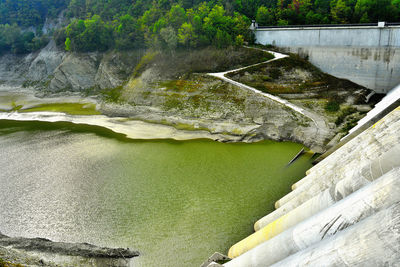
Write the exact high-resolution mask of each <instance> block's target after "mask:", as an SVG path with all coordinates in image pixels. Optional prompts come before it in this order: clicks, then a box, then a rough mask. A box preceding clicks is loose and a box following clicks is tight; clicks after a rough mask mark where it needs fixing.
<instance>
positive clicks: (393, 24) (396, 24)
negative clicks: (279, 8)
mask: <svg viewBox="0 0 400 267" xmlns="http://www.w3.org/2000/svg"><path fill="white" fill-rule="evenodd" d="M374 26H376V27H377V26H378V23H358V24H356V23H353V24H312V25H285V26H258V27H257V29H284V28H286V29H287V28H320V27H326V28H347V27H374ZM385 26H400V22H385Z"/></svg>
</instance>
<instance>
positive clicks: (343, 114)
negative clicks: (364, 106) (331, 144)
mask: <svg viewBox="0 0 400 267" xmlns="http://www.w3.org/2000/svg"><path fill="white" fill-rule="evenodd" d="M355 112H357V109H356V108H354V107H347V108H344V109H343V110H342V111H341V112H340V115H339V116H338V117H337V118H336V121H335V124H336V126H339V125H340V124H342V123H343V122H344V120H345V119H346V117H347V116H349V115H351V114H353V113H355Z"/></svg>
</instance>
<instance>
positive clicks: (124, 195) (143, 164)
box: [0, 120, 311, 266]
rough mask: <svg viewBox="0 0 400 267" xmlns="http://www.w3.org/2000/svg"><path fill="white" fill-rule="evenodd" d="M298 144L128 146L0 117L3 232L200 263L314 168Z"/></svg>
mask: <svg viewBox="0 0 400 267" xmlns="http://www.w3.org/2000/svg"><path fill="white" fill-rule="evenodd" d="M301 147H302V146H301V145H299V144H294V143H289V142H284V143H277V142H260V143H255V144H223V143H218V142H214V141H209V140H195V141H180V142H178V141H166V140H164V141H156V140H152V141H132V140H128V139H126V138H124V137H123V136H121V135H115V134H112V133H111V132H109V131H106V130H102V129H101V128H96V127H89V126H84V125H73V124H70V123H47V122H13V121H5V120H2V121H0V231H1V232H3V233H4V234H6V235H10V236H26V237H37V236H40V237H45V238H50V239H52V240H55V241H67V242H89V243H93V244H96V245H100V246H116V247H130V248H133V249H137V250H139V251H140V252H141V254H142V255H141V256H140V257H139V258H136V259H135V260H134V262H135V266H199V265H200V264H201V262H202V261H203V260H205V259H206V258H207V257H208V256H209V255H211V254H212V253H213V252H214V251H220V252H223V253H226V252H227V250H228V249H229V247H230V246H231V245H233V244H234V243H235V242H237V241H239V240H241V239H242V238H244V237H246V236H247V235H249V234H250V233H251V232H252V227H253V223H254V222H255V221H256V220H258V219H259V218H261V217H262V216H264V215H265V214H266V213H268V212H270V211H271V210H272V209H273V203H274V201H275V200H277V199H279V198H280V197H281V196H283V195H284V194H286V193H287V192H288V191H289V189H290V186H291V184H293V183H294V182H296V181H297V180H298V179H299V178H301V177H303V176H304V172H305V170H306V169H308V168H309V167H310V166H311V163H310V160H309V158H308V157H307V156H303V157H301V158H300V159H299V160H298V161H296V162H295V163H294V164H293V165H291V166H290V167H288V168H285V165H286V163H287V162H288V161H290V159H291V158H292V157H293V156H294V155H295V154H296V153H297V152H298V151H299V150H300V149H301Z"/></svg>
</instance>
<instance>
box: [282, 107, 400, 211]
mask: <svg viewBox="0 0 400 267" xmlns="http://www.w3.org/2000/svg"><path fill="white" fill-rule="evenodd" d="M399 113H400V109H399V107H398V108H396V109H395V110H393V111H392V112H391V113H389V114H388V115H386V116H385V117H384V118H382V119H381V120H379V121H378V122H377V123H376V124H375V125H373V126H372V127H370V128H369V129H367V130H365V131H364V132H363V133H361V134H360V135H358V136H357V137H355V138H354V139H353V140H351V141H350V142H348V143H347V144H345V145H344V146H343V147H341V149H339V150H336V151H335V152H333V153H332V154H330V155H329V156H328V157H326V158H325V159H324V160H323V161H321V162H320V163H318V164H317V165H315V166H313V167H312V168H310V169H309V170H307V171H306V174H307V176H305V177H304V178H303V179H301V180H299V181H298V182H297V183H295V184H293V185H292V189H293V190H296V189H298V188H300V187H302V186H303V185H305V184H307V183H309V182H312V181H314V180H315V179H318V178H319V177H320V176H321V172H320V170H321V169H326V168H328V167H330V166H333V165H334V164H338V162H339V161H340V160H343V159H344V160H346V159H347V157H348V156H351V155H352V151H356V152H357V153H358V154H360V151H362V149H360V147H361V148H362V147H366V148H368V149H371V143H370V140H369V139H370V138H373V136H374V135H375V134H376V132H377V130H378V132H379V130H380V131H382V129H377V128H381V127H380V126H384V125H386V126H391V127H393V126H394V127H397V128H400V127H399V126H398V125H396V123H395V122H396V121H397V120H398V116H399ZM385 121H386V122H387V123H386V124H385V123H384V122H385ZM376 126H378V127H376ZM360 139H361V140H360ZM363 139H364V140H366V141H367V143H366V144H361V141H363ZM354 147H357V149H354ZM284 203H285V200H279V201H278V203H276V207H277V208H278V207H280V206H282V205H283V204H284Z"/></svg>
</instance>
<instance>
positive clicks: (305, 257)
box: [210, 107, 400, 267]
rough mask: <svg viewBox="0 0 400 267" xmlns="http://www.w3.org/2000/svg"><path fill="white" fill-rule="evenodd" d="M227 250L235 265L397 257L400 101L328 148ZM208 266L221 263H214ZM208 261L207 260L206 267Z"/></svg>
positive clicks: (375, 261)
mask: <svg viewBox="0 0 400 267" xmlns="http://www.w3.org/2000/svg"><path fill="white" fill-rule="evenodd" d="M293 188H294V190H293V191H292V192H291V193H289V194H288V195H286V196H285V197H283V198H282V199H280V200H279V201H278V202H277V203H276V206H277V210H275V211H274V212H272V213H270V214H268V215H266V216H264V217H263V218H261V219H259V220H258V221H257V222H256V224H255V227H254V228H255V230H256V232H255V233H254V234H252V235H250V236H249V237H247V238H245V239H243V240H241V241H239V242H238V243H237V244H235V245H233V246H232V247H231V248H230V250H229V253H228V256H229V257H230V258H231V259H232V260H231V261H229V262H227V263H225V264H223V266H227V267H236V266H270V265H274V266H275V265H276V266H305V265H307V266H309V265H312V266H342V265H345V266H349V265H357V264H358V265H362V266H378V265H387V266H393V265H396V264H397V263H398V262H399V260H400V231H399V230H398V229H399V228H400V194H399V193H398V192H399V191H400V107H397V108H395V109H394V110H392V111H391V112H390V113H388V114H387V115H386V116H384V117H383V118H382V119H380V120H379V121H378V122H376V123H375V124H374V125H372V126H371V127H369V128H368V129H366V130H364V131H363V132H361V133H360V134H359V135H357V136H356V137H354V138H353V139H352V140H350V141H348V142H347V143H345V144H344V145H343V146H341V147H340V148H339V149H337V150H336V151H334V152H333V153H331V154H330V155H329V156H327V157H326V158H325V159H324V160H322V161H321V162H320V163H319V164H317V165H316V166H314V167H313V168H312V169H311V171H308V172H307V176H306V177H305V178H303V180H301V181H300V182H298V183H296V184H295V185H294V186H293ZM213 264H214V265H212V266H219V265H218V264H215V263H213ZM210 266H211V265H210Z"/></svg>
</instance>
